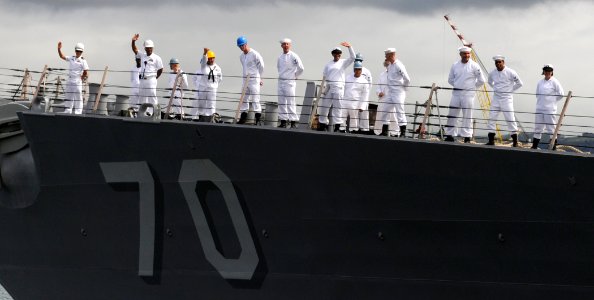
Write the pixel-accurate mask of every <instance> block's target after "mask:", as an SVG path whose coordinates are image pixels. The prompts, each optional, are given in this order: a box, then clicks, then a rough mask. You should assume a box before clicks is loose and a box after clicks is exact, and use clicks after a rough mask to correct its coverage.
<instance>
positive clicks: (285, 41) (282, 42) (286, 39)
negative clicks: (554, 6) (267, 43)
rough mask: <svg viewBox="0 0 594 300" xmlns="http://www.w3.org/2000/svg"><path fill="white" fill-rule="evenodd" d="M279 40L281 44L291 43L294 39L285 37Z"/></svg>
mask: <svg viewBox="0 0 594 300" xmlns="http://www.w3.org/2000/svg"><path fill="white" fill-rule="evenodd" d="M279 42H280V43H281V44H284V43H287V44H290V43H292V42H293V41H291V39H290V38H284V39H282V40H280V41H279Z"/></svg>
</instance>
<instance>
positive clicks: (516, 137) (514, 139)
mask: <svg viewBox="0 0 594 300" xmlns="http://www.w3.org/2000/svg"><path fill="white" fill-rule="evenodd" d="M511 138H512V140H513V143H512V147H518V135H517V134H516V133H514V134H512V135H511Z"/></svg>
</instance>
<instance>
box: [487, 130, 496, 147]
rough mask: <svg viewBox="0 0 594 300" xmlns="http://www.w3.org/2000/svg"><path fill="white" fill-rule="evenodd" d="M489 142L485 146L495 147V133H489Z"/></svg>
mask: <svg viewBox="0 0 594 300" xmlns="http://www.w3.org/2000/svg"><path fill="white" fill-rule="evenodd" d="M488 136H489V141H488V142H487V143H486V144H485V145H489V146H494V145H495V133H494V132H489V134H488Z"/></svg>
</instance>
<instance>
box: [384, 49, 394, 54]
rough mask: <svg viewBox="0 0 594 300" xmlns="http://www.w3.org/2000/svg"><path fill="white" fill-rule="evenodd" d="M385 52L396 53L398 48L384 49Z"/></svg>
mask: <svg viewBox="0 0 594 300" xmlns="http://www.w3.org/2000/svg"><path fill="white" fill-rule="evenodd" d="M384 53H385V54H389V53H396V48H388V49H386V50H384Z"/></svg>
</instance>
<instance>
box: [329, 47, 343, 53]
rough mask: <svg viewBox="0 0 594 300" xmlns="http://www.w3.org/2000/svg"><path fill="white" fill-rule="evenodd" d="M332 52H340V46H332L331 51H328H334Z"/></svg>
mask: <svg viewBox="0 0 594 300" xmlns="http://www.w3.org/2000/svg"><path fill="white" fill-rule="evenodd" d="M334 52H338V53H342V49H340V47H334V48H333V49H332V51H330V53H334Z"/></svg>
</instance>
